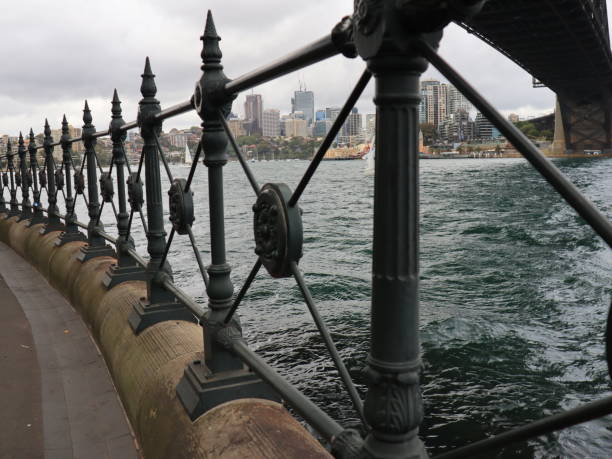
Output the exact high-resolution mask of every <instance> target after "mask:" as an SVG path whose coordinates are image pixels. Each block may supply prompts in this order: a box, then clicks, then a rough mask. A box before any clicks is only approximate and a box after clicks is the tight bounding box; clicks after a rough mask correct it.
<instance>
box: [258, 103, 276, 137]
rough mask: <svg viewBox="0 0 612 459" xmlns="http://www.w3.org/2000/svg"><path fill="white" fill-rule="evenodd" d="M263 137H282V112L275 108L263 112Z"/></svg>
mask: <svg viewBox="0 0 612 459" xmlns="http://www.w3.org/2000/svg"><path fill="white" fill-rule="evenodd" d="M262 135H263V136H264V137H278V136H279V135H280V112H279V111H278V110H276V109H274V108H268V109H266V110H264V111H263V118H262Z"/></svg>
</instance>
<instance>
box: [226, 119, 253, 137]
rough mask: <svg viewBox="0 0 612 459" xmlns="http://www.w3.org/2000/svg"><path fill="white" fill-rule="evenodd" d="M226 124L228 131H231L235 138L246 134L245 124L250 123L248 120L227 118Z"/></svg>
mask: <svg viewBox="0 0 612 459" xmlns="http://www.w3.org/2000/svg"><path fill="white" fill-rule="evenodd" d="M227 124H228V126H229V129H230V132H231V133H232V135H233V136H234V138H235V139H236V138H238V137H242V136H244V135H246V134H247V132H246V129H245V124H249V125H250V123H249V122H248V121H246V120H241V119H237V118H234V119H231V120H227Z"/></svg>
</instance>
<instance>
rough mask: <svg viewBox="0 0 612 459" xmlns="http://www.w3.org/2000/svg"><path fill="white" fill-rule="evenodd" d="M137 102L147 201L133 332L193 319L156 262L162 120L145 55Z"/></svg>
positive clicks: (161, 243)
mask: <svg viewBox="0 0 612 459" xmlns="http://www.w3.org/2000/svg"><path fill="white" fill-rule="evenodd" d="M141 77H142V84H141V86H140V93H141V94H142V99H141V100H140V102H139V109H138V125H139V126H140V135H141V136H142V139H143V141H144V145H143V147H142V153H143V155H144V165H145V184H146V204H147V223H148V224H147V229H148V231H147V251H148V252H149V262H148V264H147V299H146V300H143V301H141V303H139V304H138V305H136V307H135V309H134V311H133V313H132V315H131V316H130V318H129V321H130V325H131V326H132V329H133V330H134V332H135V333H139V332H140V331H142V330H144V329H145V328H146V327H149V326H151V325H153V324H155V323H158V322H161V321H164V320H186V321H190V322H195V321H197V320H196V318H195V317H194V316H193V314H191V312H189V310H188V309H187V308H186V307H185V306H184V305H183V304H182V303H180V302H178V301H177V299H176V297H175V296H174V295H173V294H172V293H170V292H169V291H168V290H166V289H165V287H164V286H163V282H164V280H165V279H167V278H170V279H172V270H171V268H170V264H169V263H168V262H167V261H166V262H165V263H164V265H163V266H160V263H161V262H162V260H163V258H164V251H165V248H166V231H165V230H164V207H163V204H162V189H161V176H160V170H159V168H160V158H159V152H158V150H157V143H156V141H155V140H156V137H158V136H159V134H160V133H161V128H162V121H161V120H159V119H156V118H155V115H156V114H157V113H159V112H160V111H161V106H160V104H159V101H158V100H157V99H156V98H155V95H156V94H157V87H156V86H155V75H154V74H153V72H152V71H151V63H150V62H149V58H148V57H147V58H146V61H145V68H144V72H143V74H142V75H141Z"/></svg>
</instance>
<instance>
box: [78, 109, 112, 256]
mask: <svg viewBox="0 0 612 459" xmlns="http://www.w3.org/2000/svg"><path fill="white" fill-rule="evenodd" d="M92 121H93V118H92V116H91V110H90V109H89V104H88V103H87V101H85V106H84V108H83V123H84V124H83V129H82V131H81V132H82V134H81V137H82V139H83V145H84V146H85V167H86V169H87V199H88V202H87V215H88V216H89V223H88V224H87V242H88V244H87V246H85V247H83V248H82V249H81V253H80V254H79V255H78V259H79V260H81V261H83V262H84V261H87V260H89V259H91V258H93V257H100V256H111V257H112V256H114V255H115V251H114V250H113V249H112V247H110V246H108V245H106V242H105V240H104V238H103V237H102V236H100V234H99V233H98V230H103V229H104V225H103V224H102V222H101V220H100V216H99V212H100V195H99V193H98V163H97V160H96V150H95V148H96V139H95V137H94V136H93V135H94V134H95V133H96V127H95V126H94V125H93V124H92Z"/></svg>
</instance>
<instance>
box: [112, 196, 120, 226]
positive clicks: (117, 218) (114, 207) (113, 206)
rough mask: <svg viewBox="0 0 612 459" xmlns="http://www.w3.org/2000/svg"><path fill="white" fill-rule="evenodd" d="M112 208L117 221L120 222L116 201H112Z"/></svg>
mask: <svg viewBox="0 0 612 459" xmlns="http://www.w3.org/2000/svg"><path fill="white" fill-rule="evenodd" d="M110 203H111V207H112V208H113V214H115V220H116V221H119V214H118V213H117V207H116V206H115V201H111V202H110Z"/></svg>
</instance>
